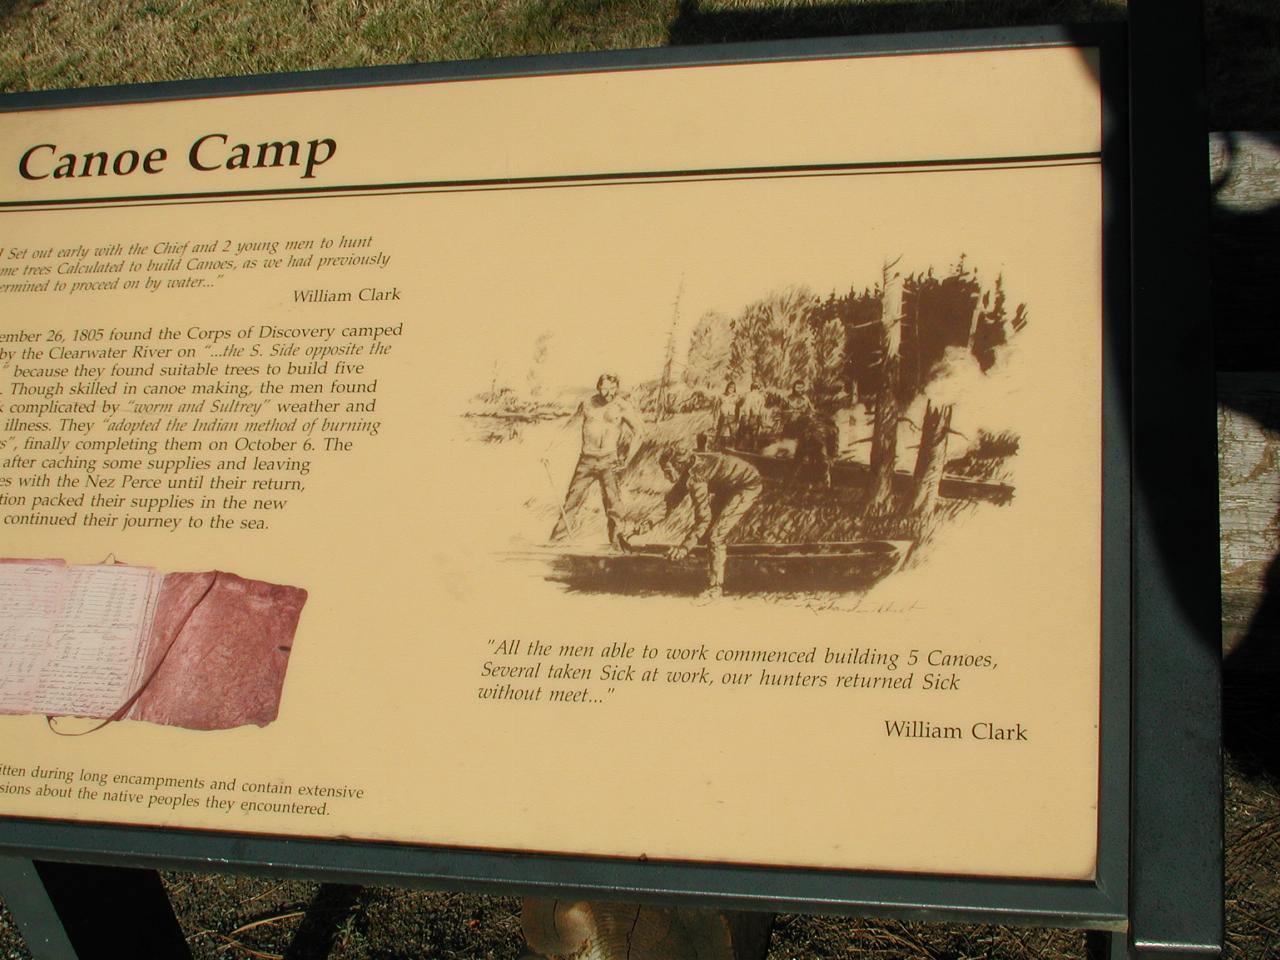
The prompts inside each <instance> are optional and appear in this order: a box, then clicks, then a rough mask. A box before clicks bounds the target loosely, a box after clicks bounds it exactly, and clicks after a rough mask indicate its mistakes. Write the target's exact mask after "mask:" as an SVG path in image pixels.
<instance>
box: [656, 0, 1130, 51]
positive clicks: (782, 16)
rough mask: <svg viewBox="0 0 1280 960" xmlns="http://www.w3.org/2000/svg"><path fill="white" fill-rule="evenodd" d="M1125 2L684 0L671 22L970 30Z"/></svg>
mask: <svg viewBox="0 0 1280 960" xmlns="http://www.w3.org/2000/svg"><path fill="white" fill-rule="evenodd" d="M1124 16H1125V8H1124V6H1123V5H1121V4H1118V3H1116V2H1108V0H1066V2H1063V3H1057V4H1054V5H1053V9H1052V12H1049V11H1048V10H1047V9H1046V4H1045V3H1044V2H1043V0H1009V2H1004V3H991V4H971V3H845V4H833V5H830V6H826V5H824V6H819V7H792V6H787V7H779V8H775V9H755V10H703V9H702V8H701V6H700V4H699V2H698V0H681V2H680V7H679V12H678V14H677V15H676V18H675V19H674V20H673V21H672V22H671V24H670V25H669V27H668V28H667V36H668V39H669V41H670V43H671V44H672V45H673V46H681V45H687V44H698V43H731V42H736V41H750V40H792V39H796V38H799V37H837V36H846V35H847V36H857V35H863V34H874V33H902V32H905V31H914V30H967V29H977V28H990V27H1018V26H1033V25H1038V24H1043V23H1046V22H1048V21H1052V22H1054V23H1087V22H1090V23H1097V22H1100V21H1108V20H1123V19H1124Z"/></svg>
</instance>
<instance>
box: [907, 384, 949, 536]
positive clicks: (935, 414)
mask: <svg viewBox="0 0 1280 960" xmlns="http://www.w3.org/2000/svg"><path fill="white" fill-rule="evenodd" d="M950 432H951V404H949V403H947V404H943V405H942V406H938V407H935V406H934V405H933V401H932V400H930V401H928V402H927V405H926V406H925V410H924V424H923V425H922V426H921V428H920V450H919V452H918V453H917V454H916V474H915V479H916V483H915V491H914V492H913V493H912V496H911V512H912V513H916V514H919V515H920V516H923V517H927V516H928V515H929V514H930V513H932V512H933V505H934V504H935V503H937V502H938V487H939V485H940V484H941V483H942V471H943V468H944V467H945V466H946V464H947V436H948V435H949V434H950Z"/></svg>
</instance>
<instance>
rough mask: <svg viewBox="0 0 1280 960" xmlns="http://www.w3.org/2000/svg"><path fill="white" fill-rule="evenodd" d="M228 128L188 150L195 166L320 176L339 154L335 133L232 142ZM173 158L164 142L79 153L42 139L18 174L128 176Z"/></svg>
mask: <svg viewBox="0 0 1280 960" xmlns="http://www.w3.org/2000/svg"><path fill="white" fill-rule="evenodd" d="M231 141H232V137H231V136H230V135H229V134H226V133H206V134H205V135H204V136H202V137H200V138H199V139H197V140H196V141H195V142H194V143H193V144H191V147H190V149H188V150H187V163H188V164H190V166H191V169H193V170H200V171H203V172H209V171H213V170H263V169H269V168H272V167H292V168H294V169H300V170H301V171H302V173H301V179H303V180H314V179H315V176H316V168H317V167H320V166H322V165H324V164H326V163H328V162H329V161H330V160H332V159H333V157H334V154H336V153H337V152H338V143H337V141H336V140H332V139H330V138H329V137H322V138H319V139H316V140H307V141H304V142H300V141H298V140H268V141H267V142H265V143H232V142H231ZM168 162H169V151H168V150H166V149H165V148H164V147H152V148H151V149H150V150H133V149H127V150H120V151H118V152H116V153H111V152H109V151H107V150H89V151H86V152H83V153H77V152H75V151H74V150H66V151H64V149H63V148H62V147H59V146H58V145H57V144H56V143H37V144H36V145H35V146H33V147H28V148H27V150H26V151H25V152H24V153H23V154H22V157H21V158H20V159H19V160H18V173H20V174H21V175H22V178H23V179H24V180H47V179H50V178H52V179H54V180H70V179H73V178H74V179H80V178H83V177H112V176H114V177H127V176H129V175H130V174H133V173H139V172H141V173H150V174H155V173H163V172H164V169H165V164H166V163H168Z"/></svg>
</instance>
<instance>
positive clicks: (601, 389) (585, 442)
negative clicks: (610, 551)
mask: <svg viewBox="0 0 1280 960" xmlns="http://www.w3.org/2000/svg"><path fill="white" fill-rule="evenodd" d="M578 419H581V420H582V453H581V455H580V456H579V457H578V466H577V467H576V468H575V469H574V471H573V479H572V480H570V481H569V492H568V493H566V494H565V497H564V507H563V508H562V509H561V510H560V519H559V520H557V521H556V526H555V529H554V530H552V531H551V539H552V540H553V541H555V540H563V539H564V538H565V537H567V536H568V535H569V524H571V523H572V522H573V517H574V515H575V514H576V513H577V512H578V508H579V507H581V506H582V501H583V500H585V499H586V498H587V493H588V492H589V491H590V489H591V485H592V484H593V483H598V484H600V496H601V499H602V500H603V501H604V515H605V520H606V522H607V525H608V529H609V543H611V544H612V545H614V546H615V547H616V546H619V543H618V524H619V523H620V522H621V512H620V507H621V502H620V500H619V497H618V473H619V471H621V470H623V469H624V468H625V467H626V466H627V464H629V463H630V462H631V458H632V457H634V456H635V454H636V451H637V450H638V449H639V448H640V438H641V437H642V436H643V435H644V421H643V420H641V418H640V413H639V411H637V410H636V409H635V407H633V406H632V405H631V402H630V401H628V400H627V399H625V398H624V397H620V396H618V378H617V376H616V375H614V374H612V373H602V374H600V379H598V380H597V381H596V392H595V395H594V396H592V397H590V398H589V399H587V400H583V401H582V403H581V404H579V405H578V409H577V410H576V411H575V412H574V414H573V416H572V417H570V418H569V423H568V424H566V425H565V426H566V427H567V426H569V425H570V424H572V423H573V422H574V421H575V420H578ZM624 428H625V431H626V432H625V433H624ZM624 441H625V442H624Z"/></svg>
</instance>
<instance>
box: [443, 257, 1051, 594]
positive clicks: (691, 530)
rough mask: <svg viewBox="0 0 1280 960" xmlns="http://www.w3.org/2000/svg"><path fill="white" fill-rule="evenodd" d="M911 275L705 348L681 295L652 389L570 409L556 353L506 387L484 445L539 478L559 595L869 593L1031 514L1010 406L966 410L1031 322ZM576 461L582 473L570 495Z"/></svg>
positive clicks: (992, 302)
mask: <svg viewBox="0 0 1280 960" xmlns="http://www.w3.org/2000/svg"><path fill="white" fill-rule="evenodd" d="M900 263H901V258H898V259H897V260H893V261H886V262H885V263H884V266H883V269H882V271H881V273H880V275H879V276H877V277H875V278H874V282H873V283H870V284H868V285H866V286H864V287H862V288H860V289H858V288H851V289H849V290H848V291H847V292H845V293H843V294H841V293H837V292H834V291H833V292H832V293H831V294H829V295H828V296H827V297H826V298H825V299H824V298H821V297H819V296H817V295H815V294H814V293H812V292H811V291H810V290H808V289H806V288H804V287H798V286H792V287H786V288H783V289H778V290H774V291H772V292H769V293H767V294H766V295H764V296H763V297H761V298H760V299H758V300H755V301H753V302H751V303H749V304H746V305H745V306H744V307H742V309H741V310H740V311H738V312H737V313H736V314H733V315H729V314H724V313H720V312H717V311H714V310H709V311H706V312H704V313H702V314H701V315H700V316H699V317H698V319H697V320H696V322H694V323H693V324H692V326H691V327H689V328H687V329H686V328H685V327H684V326H683V323H682V316H681V296H680V295H679V294H677V296H676V298H675V301H674V303H673V307H672V315H671V316H670V317H668V318H662V319H657V318H655V322H656V323H663V324H665V325H668V331H667V335H666V338H665V341H666V346H665V355H664V356H662V357H660V358H659V357H655V360H656V361H657V360H660V366H659V367H658V369H657V371H656V374H655V375H654V376H652V377H651V378H650V379H647V380H642V381H640V382H630V383H628V382H625V379H624V378H623V377H622V376H620V375H619V374H618V373H617V372H615V371H614V370H604V371H599V372H598V376H597V377H596V379H595V382H594V386H591V387H586V386H584V387H580V388H578V389H577V390H576V391H575V390H573V389H567V390H565V391H563V392H559V393H557V392H556V391H555V390H553V389H550V388H549V387H548V386H547V385H546V384H544V383H543V382H542V374H541V369H542V366H543V364H544V362H545V360H546V356H547V354H548V352H549V351H551V350H554V349H555V339H554V334H553V333H545V334H542V335H540V336H539V338H538V340H537V341H536V343H535V347H534V351H533V354H532V360H531V362H530V365H529V369H528V371H527V373H526V375H525V377H524V385H523V389H517V388H516V387H513V386H510V385H505V384H502V383H500V377H499V375H498V373H497V371H496V370H495V375H494V378H493V382H492V383H491V384H490V389H489V390H487V391H485V392H483V393H480V394H477V395H476V396H475V397H473V398H472V400H471V402H470V405H469V407H468V409H467V410H466V412H465V416H466V417H467V418H468V422H469V426H470V437H471V439H473V440H477V441H481V442H485V443H499V444H508V443H518V444H521V445H523V446H524V447H526V448H527V449H528V454H527V456H530V457H535V458H537V460H538V462H539V464H540V466H541V471H540V472H541V475H542V477H543V480H544V482H542V483H541V484H540V486H541V489H540V490H538V491H529V492H530V494H531V496H530V498H529V500H528V501H527V503H526V506H527V507H528V509H529V510H530V511H533V512H534V513H535V514H537V515H539V516H541V517H543V518H544V520H545V529H546V531H547V533H546V534H545V537H546V540H545V541H544V542H542V543H538V544H530V545H529V546H530V548H531V550H533V551H535V552H540V554H541V555H542V556H543V557H544V558H545V560H546V563H547V569H548V571H549V573H548V576H549V577H550V578H551V579H553V580H555V581H557V582H559V583H561V584H563V585H564V586H565V587H566V588H567V589H568V590H570V591H577V592H588V593H624V594H637V595H644V594H666V595H690V596H698V597H700V598H703V599H705V600H715V599H717V598H720V597H722V596H723V595H725V594H736V595H743V594H771V595H778V594H781V595H812V594H822V593H859V592H865V591H866V590H867V589H869V588H870V587H871V586H872V585H874V584H875V583H877V582H878V581H880V580H882V579H883V578H885V577H887V576H890V575H892V574H893V573H894V572H896V571H898V570H900V569H903V568H904V567H907V566H913V565H915V564H918V563H924V562H927V557H928V554H929V550H930V547H931V544H932V543H933V541H934V539H935V536H934V535H935V533H936V532H937V531H938V530H939V529H940V528H942V527H943V526H945V525H947V524H949V523H952V522H954V521H955V520H957V519H958V518H960V517H962V516H964V515H965V514H967V513H971V512H973V511H975V510H980V509H981V510H992V509H1000V508H1002V507H1004V506H1006V505H1008V504H1009V503H1011V502H1012V500H1013V498H1014V493H1015V489H1014V485H1013V473H1012V468H1013V462H1014V460H1015V459H1016V454H1017V452H1018V445H1019V436H1018V434H1017V432H1016V431H1014V430H1012V429H1010V428H1009V426H1008V423H1007V422H1002V418H1001V412H1000V410H999V409H996V410H995V411H992V410H991V409H990V406H991V405H990V403H987V404H985V405H984V406H983V408H982V411H981V416H982V417H983V418H984V419H982V420H981V421H980V422H976V424H975V419H974V417H973V416H966V415H965V412H966V410H965V404H966V400H967V399H968V397H969V394H970V392H971V390H972V388H973V385H974V384H979V385H980V384H981V383H982V382H983V381H984V380H994V379H996V378H1000V377H1003V376H1006V375H1007V372H1008V367H1009V366H1010V364H1016V350H1014V349H1013V348H1014V347H1015V346H1016V339H1017V338H1018V337H1019V336H1020V335H1021V334H1022V333H1023V331H1024V330H1025V329H1026V328H1027V326H1028V311H1027V306H1026V304H1019V305H1017V306H1016V307H1012V306H1011V304H1009V303H1008V302H1007V298H1006V292H1005V279H1004V277H1003V276H1002V275H997V276H995V278H994V279H993V280H992V281H990V282H986V281H985V280H984V278H982V277H980V276H979V274H978V273H977V271H976V270H974V269H972V268H971V267H970V266H969V265H968V264H967V263H966V258H965V257H964V255H961V256H960V257H959V258H958V260H957V262H956V263H954V264H952V265H950V266H948V267H947V268H946V270H945V271H944V272H941V273H935V270H934V268H933V267H925V268H924V269H921V270H917V271H915V272H911V273H904V272H903V271H902V270H901V269H900ZM655 366H657V364H655ZM584 394H585V395H584ZM1009 419H1010V420H1011V419H1012V418H1009ZM958 424H962V425H963V426H964V429H963V430H961V429H960V427H959V426H958ZM557 445H569V446H571V447H572V448H573V449H574V450H575V451H576V454H577V459H576V462H575V464H574V466H573V468H572V471H571V472H570V473H569V475H568V476H567V477H566V476H564V471H563V467H561V468H560V469H557V468H556V467H555V466H553V462H552V458H551V456H550V455H549V454H548V453H547V451H548V450H550V449H554V448H555V447H556V446H557Z"/></svg>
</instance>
